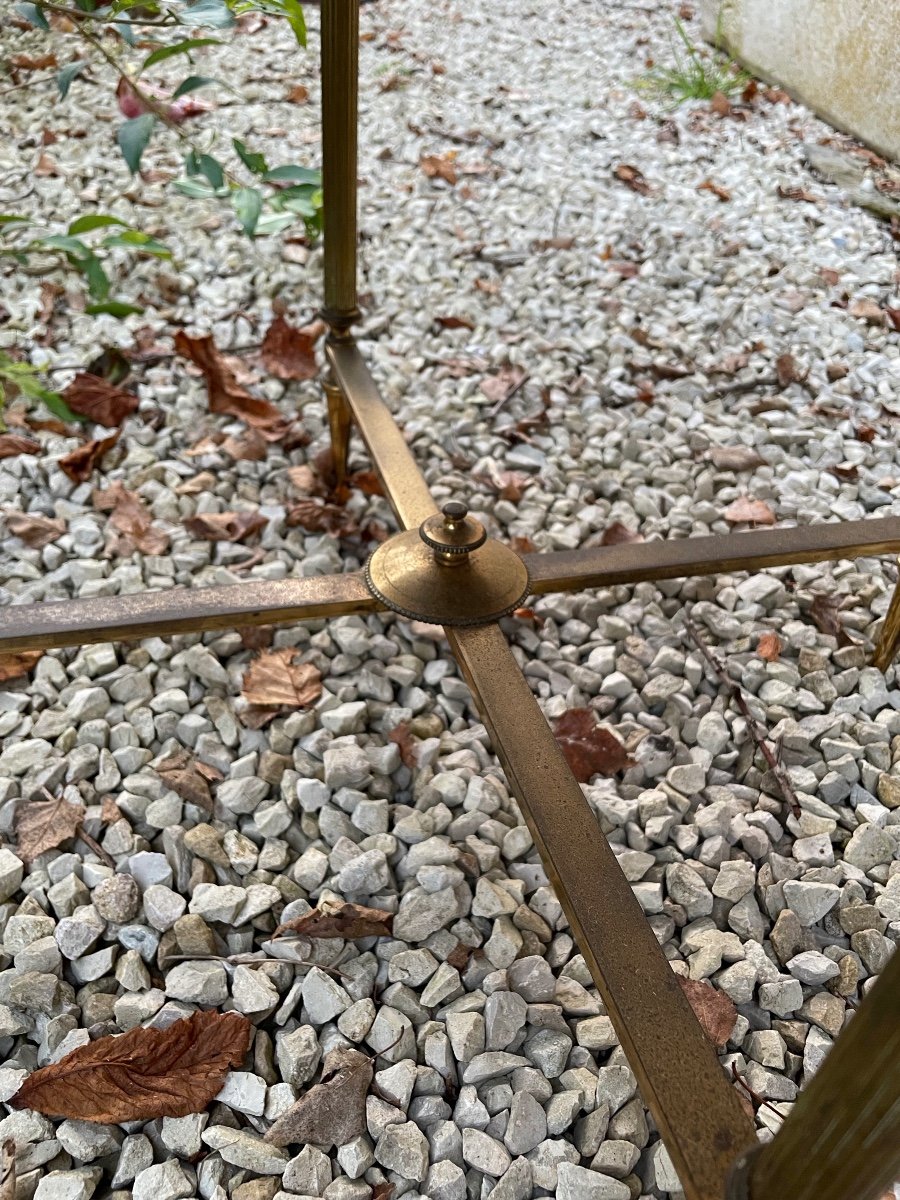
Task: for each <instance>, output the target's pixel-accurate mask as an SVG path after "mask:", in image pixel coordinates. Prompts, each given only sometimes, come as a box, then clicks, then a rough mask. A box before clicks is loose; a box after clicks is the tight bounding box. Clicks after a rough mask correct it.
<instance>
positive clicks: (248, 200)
mask: <svg viewBox="0 0 900 1200" xmlns="http://www.w3.org/2000/svg"><path fill="white" fill-rule="evenodd" d="M231 203H232V204H233V205H234V211H235V213H236V214H237V219H238V220H239V221H240V223H241V228H242V229H243V231H244V233H246V234H247V236H248V237H252V236H253V234H254V233H255V232H256V225H257V222H258V221H259V217H260V213H261V212H262V196H261V195H260V194H259V192H258V191H257V190H256V188H238V189H237V191H236V192H233V193H232V196H231Z"/></svg>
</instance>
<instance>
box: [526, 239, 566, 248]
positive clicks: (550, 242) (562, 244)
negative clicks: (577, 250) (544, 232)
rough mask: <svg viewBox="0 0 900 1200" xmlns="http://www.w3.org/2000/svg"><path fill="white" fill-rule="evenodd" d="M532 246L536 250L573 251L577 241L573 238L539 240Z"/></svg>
mask: <svg viewBox="0 0 900 1200" xmlns="http://www.w3.org/2000/svg"><path fill="white" fill-rule="evenodd" d="M531 245H532V249H534V250H571V249H572V247H573V246H574V245H575V239H574V238H573V237H550V238H539V239H538V240H537V241H535V242H532V243H531Z"/></svg>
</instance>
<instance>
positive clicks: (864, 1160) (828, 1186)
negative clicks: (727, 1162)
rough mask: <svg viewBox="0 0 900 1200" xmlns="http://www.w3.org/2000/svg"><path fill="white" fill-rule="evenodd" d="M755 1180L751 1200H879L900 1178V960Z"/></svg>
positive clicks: (756, 1169)
mask: <svg viewBox="0 0 900 1200" xmlns="http://www.w3.org/2000/svg"><path fill="white" fill-rule="evenodd" d="M748 1173H749V1189H748V1194H749V1197H750V1200H786V1197H790V1200H875V1198H876V1197H878V1196H881V1195H882V1194H883V1193H884V1192H885V1190H887V1189H888V1188H889V1186H890V1184H891V1183H893V1182H894V1181H895V1180H896V1179H897V1178H898V1177H900V953H895V954H894V955H892V957H891V959H890V960H889V962H888V964H887V966H886V967H885V969H884V970H883V971H882V973H881V975H880V976H879V978H878V979H877V981H876V982H875V984H874V986H873V988H872V990H871V992H870V993H869V994H868V995H867V996H866V998H865V999H864V1000H863V1002H862V1004H861V1005H860V1007H859V1011H858V1012H857V1013H855V1014H854V1015H853V1016H852V1017H851V1019H850V1023H849V1024H848V1025H847V1027H846V1029H844V1031H843V1032H842V1033H841V1034H840V1036H839V1037H838V1039H837V1041H836V1043H835V1045H834V1048H833V1049H832V1050H831V1051H830V1052H829V1055H828V1057H827V1059H826V1060H825V1062H824V1063H823V1064H822V1066H821V1067H820V1068H819V1070H818V1071H817V1072H816V1074H815V1075H814V1076H813V1079H812V1081H811V1082H810V1084H809V1085H808V1086H807V1087H806V1088H804V1090H803V1091H802V1092H801V1093H800V1096H799V1099H798V1100H797V1103H796V1104H795V1105H794V1108H793V1109H792V1111H791V1112H790V1114H789V1115H788V1117H787V1119H786V1120H785V1122H784V1125H783V1126H782V1128H781V1129H780V1130H779V1132H778V1133H777V1134H776V1135H775V1137H774V1139H773V1140H772V1141H771V1142H770V1143H769V1144H768V1145H766V1146H763V1147H762V1148H761V1149H760V1150H759V1152H758V1153H757V1154H756V1155H754V1156H753V1157H752V1159H751V1161H750V1164H749V1171H748Z"/></svg>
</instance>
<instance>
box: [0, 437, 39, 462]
mask: <svg viewBox="0 0 900 1200" xmlns="http://www.w3.org/2000/svg"><path fill="white" fill-rule="evenodd" d="M40 452H41V443H40V442H36V441H35V440H34V438H30V437H23V436H22V435H21V434H20V433H0V458H17V457H18V455H20V454H40Z"/></svg>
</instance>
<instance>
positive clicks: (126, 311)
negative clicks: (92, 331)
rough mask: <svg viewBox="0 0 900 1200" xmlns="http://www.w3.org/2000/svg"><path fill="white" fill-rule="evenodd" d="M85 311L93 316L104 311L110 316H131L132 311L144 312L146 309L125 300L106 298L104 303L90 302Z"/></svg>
mask: <svg viewBox="0 0 900 1200" xmlns="http://www.w3.org/2000/svg"><path fill="white" fill-rule="evenodd" d="M84 311H85V312H86V313H88V315H89V316H92V317H97V316H100V315H101V314H103V313H105V314H106V315H107V316H110V317H130V316H131V314H132V313H142V312H143V311H144V310H143V309H142V308H140V307H139V306H138V305H137V304H126V302H125V301H124V300H106V301H105V302H104V303H103V304H89V305H88V306H87V307H86V308H85V310H84Z"/></svg>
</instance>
